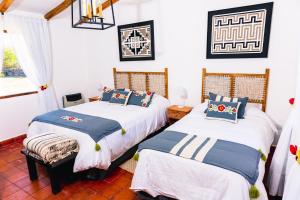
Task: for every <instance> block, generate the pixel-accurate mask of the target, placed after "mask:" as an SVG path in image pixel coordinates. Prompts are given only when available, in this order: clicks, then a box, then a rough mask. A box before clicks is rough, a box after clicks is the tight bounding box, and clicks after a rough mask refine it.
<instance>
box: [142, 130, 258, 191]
mask: <svg viewBox="0 0 300 200" xmlns="http://www.w3.org/2000/svg"><path fill="white" fill-rule="evenodd" d="M143 149H151V150H156V151H161V152H165V153H170V154H173V155H176V156H180V157H184V158H187V159H192V160H196V161H199V162H203V163H206V164H210V165H213V166H217V167H221V168H223V169H227V170H230V171H233V172H236V173H238V174H240V175H242V176H243V177H245V179H247V180H248V181H249V183H250V184H252V185H254V184H255V182H256V180H257V178H258V174H259V171H258V164H259V161H260V157H261V153H260V152H259V151H257V150H256V149H254V148H252V147H249V146H246V145H242V144H238V143H234V142H229V141H224V140H219V139H212V138H203V137H202V138H201V137H199V136H195V135H188V134H185V133H180V132H176V131H164V132H162V133H160V134H158V135H156V136H154V137H153V138H151V139H149V140H146V141H145V142H142V143H141V144H140V145H139V147H138V152H139V151H141V150H143Z"/></svg>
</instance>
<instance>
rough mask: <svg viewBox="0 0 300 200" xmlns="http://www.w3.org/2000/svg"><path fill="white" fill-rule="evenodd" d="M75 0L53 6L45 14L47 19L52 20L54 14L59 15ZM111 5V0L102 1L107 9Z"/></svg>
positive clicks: (114, 1)
mask: <svg viewBox="0 0 300 200" xmlns="http://www.w3.org/2000/svg"><path fill="white" fill-rule="evenodd" d="M73 1H74V0H64V1H63V2H62V3H61V4H59V5H58V6H56V7H55V8H53V9H52V10H50V11H49V12H48V13H47V14H46V15H45V19H47V20H50V19H51V18H53V17H54V16H56V15H58V14H59V13H61V12H62V11H64V10H65V9H66V8H68V7H69V6H70V5H71V3H72V2H73ZM118 1H119V0H112V3H113V4H115V3H117V2H118ZM109 6H110V0H107V1H105V2H104V3H102V9H103V10H105V9H106V8H108V7H109Z"/></svg>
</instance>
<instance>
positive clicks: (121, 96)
mask: <svg viewBox="0 0 300 200" xmlns="http://www.w3.org/2000/svg"><path fill="white" fill-rule="evenodd" d="M131 93H132V92H131V91H129V92H127V91H117V90H116V91H114V92H113V94H112V95H111V98H110V100H109V102H110V103H118V104H122V105H124V106H126V105H127V103H128V99H129V97H130V95H131Z"/></svg>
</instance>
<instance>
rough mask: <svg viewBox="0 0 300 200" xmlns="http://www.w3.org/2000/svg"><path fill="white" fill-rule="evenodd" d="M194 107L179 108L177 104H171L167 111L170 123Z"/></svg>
mask: <svg viewBox="0 0 300 200" xmlns="http://www.w3.org/2000/svg"><path fill="white" fill-rule="evenodd" d="M192 109H193V108H192V107H188V106H184V107H183V108H179V107H178V106H177V105H173V106H170V107H169V108H168V111H167V115H168V120H169V123H170V124H172V123H174V122H176V121H178V120H180V119H181V118H183V117H184V116H186V115H187V114H189V113H190V112H191V111H192Z"/></svg>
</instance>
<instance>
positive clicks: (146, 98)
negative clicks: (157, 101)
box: [128, 91, 154, 107]
mask: <svg viewBox="0 0 300 200" xmlns="http://www.w3.org/2000/svg"><path fill="white" fill-rule="evenodd" d="M153 95H154V92H146V91H132V94H131V95H130V98H129V101H128V105H136V106H142V107H148V106H149V105H150V103H151V100H152V98H153Z"/></svg>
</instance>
